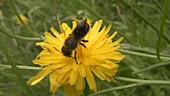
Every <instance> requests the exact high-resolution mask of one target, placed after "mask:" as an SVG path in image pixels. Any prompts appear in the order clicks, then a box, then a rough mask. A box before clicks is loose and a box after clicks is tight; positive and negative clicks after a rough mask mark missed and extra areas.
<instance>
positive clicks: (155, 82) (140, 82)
mask: <svg viewBox="0 0 170 96" xmlns="http://www.w3.org/2000/svg"><path fill="white" fill-rule="evenodd" d="M115 79H117V81H128V82H135V83H132V84H128V85H123V86H118V87H114V88H107V89H104V90H100V91H98V92H95V93H93V94H90V95H89V96H95V95H98V94H103V93H106V92H110V91H115V90H123V89H127V88H132V87H137V86H142V85H170V81H168V80H166V81H165V80H141V79H133V78H126V77H118V76H117V77H115Z"/></svg>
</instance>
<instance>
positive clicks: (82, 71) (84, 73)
mask: <svg viewBox="0 0 170 96" xmlns="http://www.w3.org/2000/svg"><path fill="white" fill-rule="evenodd" d="M78 72H79V74H80V76H82V77H85V76H86V69H85V66H84V65H80V66H79V68H78Z"/></svg>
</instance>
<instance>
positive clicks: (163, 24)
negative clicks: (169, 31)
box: [156, 0, 170, 61]
mask: <svg viewBox="0 0 170 96" xmlns="http://www.w3.org/2000/svg"><path fill="white" fill-rule="evenodd" d="M169 5H170V0H165V3H164V11H163V14H162V20H161V26H160V30H159V34H158V42H157V48H156V55H157V58H158V60H159V61H161V58H160V47H161V40H162V35H163V32H164V27H165V20H166V16H167V12H168V9H169Z"/></svg>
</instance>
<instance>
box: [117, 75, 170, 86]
mask: <svg viewBox="0 0 170 96" xmlns="http://www.w3.org/2000/svg"><path fill="white" fill-rule="evenodd" d="M115 79H116V80H117V81H126V82H136V83H141V84H149V85H151V84H154V85H170V81H169V80H142V79H133V78H126V77H119V76H116V77H115Z"/></svg>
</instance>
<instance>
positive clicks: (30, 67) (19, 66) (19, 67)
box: [0, 64, 41, 70]
mask: <svg viewBox="0 0 170 96" xmlns="http://www.w3.org/2000/svg"><path fill="white" fill-rule="evenodd" d="M16 67H17V68H18V69H22V70H41V68H40V67H33V66H21V65H17V66H16ZM0 68H1V69H6V68H9V69H11V68H12V67H11V66H10V65H7V64H0Z"/></svg>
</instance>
